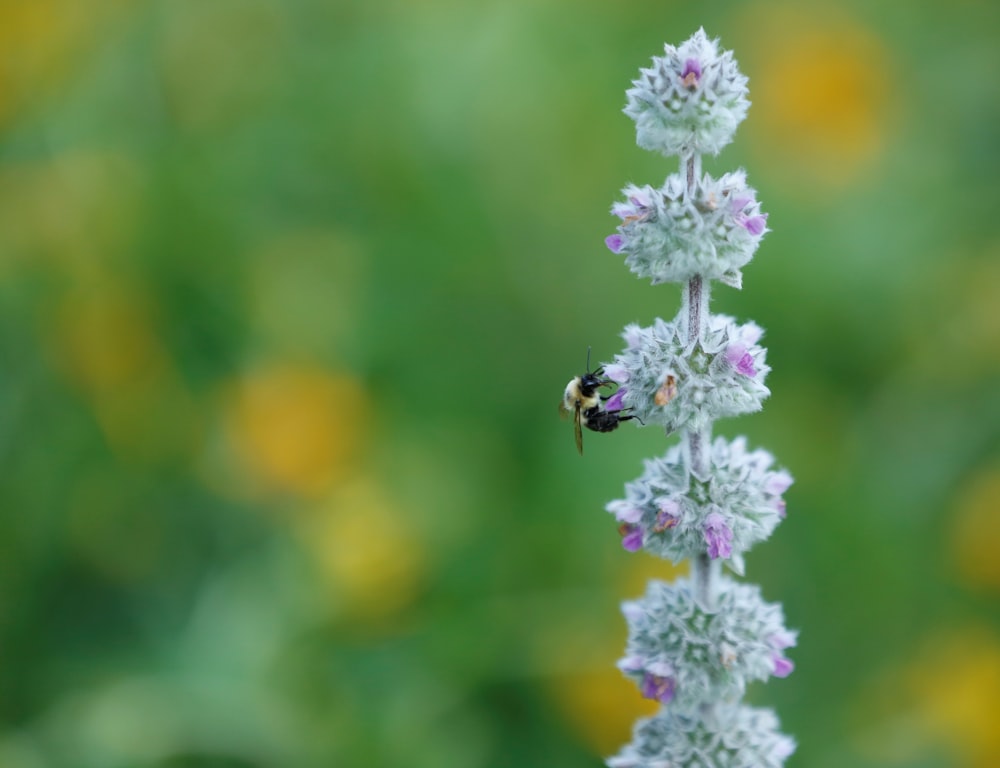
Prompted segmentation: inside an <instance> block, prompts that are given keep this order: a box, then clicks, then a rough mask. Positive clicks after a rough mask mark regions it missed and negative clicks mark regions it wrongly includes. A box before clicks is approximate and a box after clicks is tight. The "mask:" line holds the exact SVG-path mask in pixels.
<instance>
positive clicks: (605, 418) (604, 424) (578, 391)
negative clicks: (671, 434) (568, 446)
mask: <svg viewBox="0 0 1000 768" xmlns="http://www.w3.org/2000/svg"><path fill="white" fill-rule="evenodd" d="M587 368H588V369H589V368H590V352H589V351H588V353H587ZM603 373H604V369H603V368H598V369H597V370H594V371H590V370H588V371H587V373H584V374H582V375H580V376H575V377H574V378H572V379H570V381H569V384H567V385H566V391H565V392H564V393H563V399H562V402H561V403H559V410H560V413H561V414H562V415H563V416H564V417H565V416H566V415H568V414H572V415H573V430H574V434H575V435H576V449H577V450H578V451H579V452H580V455H581V456H582V455H583V428H584V427H586V428H587V429H589V430H592V431H593V432H613V431H614V430H616V429H618V425H619V424H621V423H622V422H623V421H628V420H629V419H634V418H635V416H632V415H630V414H625V413H623V412H622V411H608V410H605V409H604V401H605V400H607V399H608V398H609V397H611V396H610V395H602V394H600V393H599V390H600V389H602V388H604V387H611V386H614V382H613V381H612V380H611V379H606V378H603Z"/></svg>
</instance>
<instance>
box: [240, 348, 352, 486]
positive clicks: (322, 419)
mask: <svg viewBox="0 0 1000 768" xmlns="http://www.w3.org/2000/svg"><path fill="white" fill-rule="evenodd" d="M222 398H223V404H222V419H223V433H224V441H225V443H226V447H227V452H228V457H229V458H230V460H231V461H230V462H229V464H230V469H231V470H232V472H233V473H234V476H233V477H231V478H229V480H228V481H225V482H224V483H223V485H224V486H227V487H230V488H232V486H233V484H235V485H237V486H241V488H240V489H237V494H238V495H240V496H245V495H247V492H249V495H250V496H253V495H255V494H256V493H259V492H263V493H268V492H278V493H288V494H292V495H293V496H300V497H306V498H320V497H322V496H323V495H324V494H326V493H328V492H329V491H330V490H331V489H332V487H333V486H334V484H335V482H336V481H337V480H338V479H340V478H342V477H344V476H345V475H346V474H347V473H348V472H349V470H350V469H351V468H352V467H353V466H354V458H355V457H356V456H357V455H358V454H359V453H360V450H359V448H360V445H361V444H362V443H363V440H364V423H365V415H364V414H365V411H366V400H367V398H366V394H365V391H364V389H363V387H362V385H361V383H360V382H359V381H358V380H357V379H356V378H355V377H353V376H352V375H350V374H347V373H338V372H333V371H329V370H327V369H325V368H323V367H321V366H319V365H315V364H302V365H295V364H287V365H282V364H276V365H270V366H266V367H262V368H260V369H258V370H255V371H252V372H250V373H248V374H246V375H245V376H243V377H242V378H240V379H239V380H237V381H235V382H231V383H230V384H228V385H227V386H226V387H224V388H223V394H222Z"/></svg>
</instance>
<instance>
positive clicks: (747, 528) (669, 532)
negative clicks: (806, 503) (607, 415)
mask: <svg viewBox="0 0 1000 768" xmlns="http://www.w3.org/2000/svg"><path fill="white" fill-rule="evenodd" d="M773 463H774V457H773V456H772V455H771V454H770V453H768V452H767V451H765V450H760V449H758V450H755V451H749V452H748V451H747V447H746V438H743V437H738V438H736V439H735V440H733V441H732V442H729V441H727V440H726V439H725V438H722V437H719V438H716V440H715V442H714V443H713V444H712V450H711V453H710V456H709V461H708V462H707V468H706V470H705V473H704V476H702V477H698V476H696V475H694V474H690V473H688V472H687V471H686V469H685V458H684V455H683V451H682V448H681V446H673V447H671V448H670V449H668V450H667V452H666V455H664V456H663V457H662V458H658V459H647V460H646V462H645V464H646V468H645V471H644V472H643V474H642V477H640V478H639V479H637V480H633V481H632V482H630V483H627V484H626V485H625V498H624V499H617V500H615V501H612V502H610V503H609V504H608V505H607V510H608V511H609V512H611V513H612V514H613V515H614V516H615V518H616V519H617V520H618V522H619V523H620V530H621V533H622V535H623V538H622V545H623V546H624V547H625V548H626V549H629V550H632V551H636V550H639V549H645V550H646V551H648V552H650V553H651V554H654V555H656V556H658V557H663V558H667V559H670V560H672V561H673V562H675V563H676V562H679V561H681V560H684V559H687V558H693V557H697V556H698V555H700V554H702V553H705V554H707V555H708V556H709V557H710V558H711V559H713V560H715V559H720V558H721V559H723V560H726V561H728V563H729V565H730V567H731V568H732V569H733V570H734V571H735V572H736V573H739V574H742V573H743V553H744V552H746V551H747V550H749V549H750V548H751V547H752V546H753V545H754V544H756V543H757V542H759V541H763V540H765V539H766V538H768V537H769V536H770V535H771V533H772V531H774V528H775V526H777V524H778V523H779V522H780V520H781V519H782V518H783V517H784V516H785V501H784V499H783V498H782V495H783V494H784V493H785V491H786V490H788V488H789V486H791V484H792V476H791V475H789V474H788V472H786V471H784V470H773V469H771V465H772V464H773Z"/></svg>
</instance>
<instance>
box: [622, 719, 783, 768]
mask: <svg viewBox="0 0 1000 768" xmlns="http://www.w3.org/2000/svg"><path fill="white" fill-rule="evenodd" d="M794 751H795V742H794V741H793V740H792V739H790V738H789V737H788V736H785V735H784V734H782V733H780V732H779V731H778V718H777V717H775V715H774V712H772V711H771V710H769V709H757V708H755V707H748V706H745V705H743V704H728V705H726V704H724V705H720V706H717V707H715V708H714V710H713V711H712V712H711V713H710V714H709V715H708V716H707V717H702V716H700V715H695V714H692V713H686V712H676V711H673V710H670V709H666V708H665V709H662V710H661V711H660V712H659V713H657V714H656V715H655V716H654V717H649V718H646V719H643V720H640V721H639V722H638V723H636V727H635V730H634V731H633V738H632V743H631V744H629V745H628V746H626V747H625V748H624V749H623V750H622V751H621V752H620V753H619V754H617V755H615V756H614V757H612V758H610V759H609V760H608V763H607V764H608V768H672V766H691V768H696V767H697V768H705V767H706V766H731V767H732V768H745V767H746V766H753V768H781V766H782V765H784V762H785V758H787V757H788V756H789V755H791V754H792V753H793V752H794Z"/></svg>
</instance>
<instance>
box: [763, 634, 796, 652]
mask: <svg viewBox="0 0 1000 768" xmlns="http://www.w3.org/2000/svg"><path fill="white" fill-rule="evenodd" d="M796 634H797V633H796V632H789V631H788V630H787V629H783V630H781V631H780V632H776V633H775V634H773V635H771V636H770V637H769V638H767V644H768V645H770V646H771V647H772V648H774V649H775V650H776V651H781V650H784V649H785V648H791V647H792V646H793V645H795V636H796Z"/></svg>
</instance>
